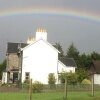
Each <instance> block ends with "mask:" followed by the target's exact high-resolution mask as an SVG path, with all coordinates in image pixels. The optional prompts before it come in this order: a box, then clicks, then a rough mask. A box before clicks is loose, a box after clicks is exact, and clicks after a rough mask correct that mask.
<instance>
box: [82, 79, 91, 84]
mask: <svg viewBox="0 0 100 100" xmlns="http://www.w3.org/2000/svg"><path fill="white" fill-rule="evenodd" d="M82 84H91V81H90V80H88V79H84V80H83V81H82Z"/></svg>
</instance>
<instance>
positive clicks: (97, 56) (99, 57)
mask: <svg viewBox="0 0 100 100" xmlns="http://www.w3.org/2000/svg"><path fill="white" fill-rule="evenodd" d="M91 59H92V60H100V54H98V53H96V52H95V51H93V52H92V53H91Z"/></svg>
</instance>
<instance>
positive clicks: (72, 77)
mask: <svg viewBox="0 0 100 100" xmlns="http://www.w3.org/2000/svg"><path fill="white" fill-rule="evenodd" d="M66 77H67V82H68V84H72V85H74V84H76V83H77V74H76V73H72V72H70V73H67V72H64V71H63V72H61V74H59V80H60V82H61V83H65V78H66Z"/></svg>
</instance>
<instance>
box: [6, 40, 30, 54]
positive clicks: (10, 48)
mask: <svg viewBox="0 0 100 100" xmlns="http://www.w3.org/2000/svg"><path fill="white" fill-rule="evenodd" d="M27 45H28V44H25V43H10V42H8V44H7V53H17V52H18V51H19V48H24V47H25V46H27Z"/></svg>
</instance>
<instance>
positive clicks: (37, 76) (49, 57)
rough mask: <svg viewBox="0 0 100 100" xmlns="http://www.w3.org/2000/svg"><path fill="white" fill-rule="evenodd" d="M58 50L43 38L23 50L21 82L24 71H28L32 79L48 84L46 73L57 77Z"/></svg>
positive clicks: (23, 78)
mask: <svg viewBox="0 0 100 100" xmlns="http://www.w3.org/2000/svg"><path fill="white" fill-rule="evenodd" d="M57 61H58V52H57V51H56V49H54V48H52V47H51V46H50V45H49V44H47V43H46V42H44V41H43V40H39V41H37V42H36V43H34V44H32V45H31V46H28V47H26V48H25V49H24V50H23V63H22V82H23V81H24V80H25V72H30V78H32V80H33V81H40V82H42V83H44V84H48V74H49V73H55V75H56V77H57Z"/></svg>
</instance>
